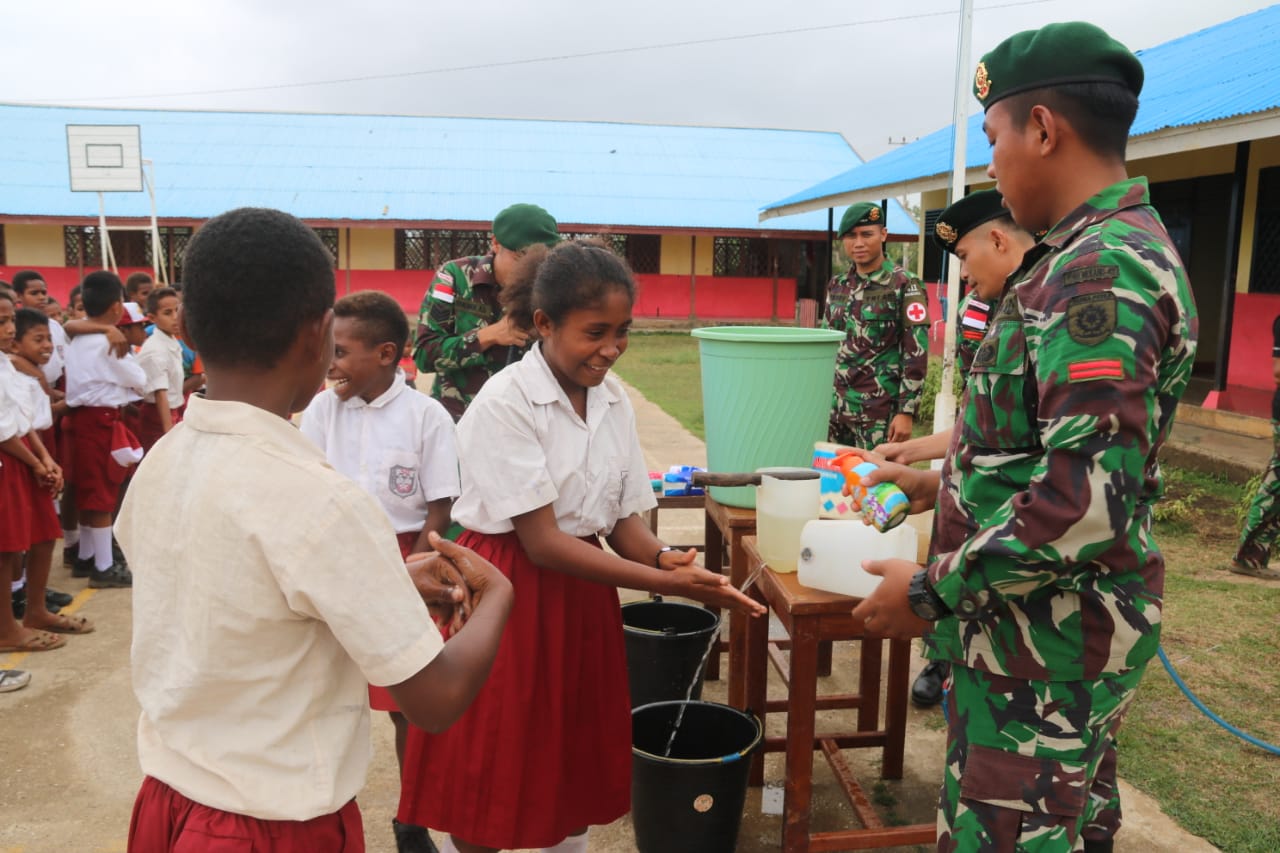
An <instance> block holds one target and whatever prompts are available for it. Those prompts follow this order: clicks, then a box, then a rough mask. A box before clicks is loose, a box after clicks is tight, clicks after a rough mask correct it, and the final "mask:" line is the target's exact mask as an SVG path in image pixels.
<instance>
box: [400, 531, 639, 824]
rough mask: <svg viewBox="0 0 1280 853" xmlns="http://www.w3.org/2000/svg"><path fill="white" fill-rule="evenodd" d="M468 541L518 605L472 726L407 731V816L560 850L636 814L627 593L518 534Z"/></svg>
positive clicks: (462, 540) (403, 798)
mask: <svg viewBox="0 0 1280 853" xmlns="http://www.w3.org/2000/svg"><path fill="white" fill-rule="evenodd" d="M590 541H592V543H593V544H596V545H597V546H598V545H599V543H598V542H596V541H595V540H594V539H592V540H590ZM458 542H459V544H462V545H466V546H467V547H469V548H472V549H473V550H475V551H476V552H477V553H478V554H480V555H481V556H483V557H485V558H487V559H488V560H489V561H490V562H492V563H493V564H494V565H495V566H497V567H498V568H499V569H500V570H501V571H502V573H503V574H505V575H506V576H507V577H509V578H510V579H511V583H512V586H513V587H514V589H515V606H514V607H513V608H512V611H511V617H510V619H509V620H508V622H507V627H506V631H505V632H504V633H503V637H502V643H501V645H500V647H499V650H498V657H497V659H496V660H495V662H494V665H493V671H492V672H491V673H490V675H489V679H488V681H487V682H485V685H484V687H483V688H481V690H480V693H479V695H478V696H477V697H476V700H475V702H474V703H472V705H471V707H470V708H469V709H468V710H467V712H466V713H465V714H463V715H462V718H461V719H459V720H458V722H456V723H454V725H453V726H452V727H450V728H449V729H448V730H447V731H445V732H444V733H442V734H439V735H430V734H427V733H426V732H423V731H422V730H420V729H418V728H416V727H413V726H410V727H409V739H408V744H407V748H406V750H405V762H404V773H403V775H402V778H401V785H400V812H399V815H398V819H399V820H400V822H402V823H412V824H417V825H419V826H427V827H431V828H432V829H437V830H440V831H442V832H448V833H450V834H452V835H456V836H458V837H459V838H461V839H462V840H464V841H468V842H471V843H473V844H480V845H483V846H486V847H497V848H522V847H550V846H552V845H554V844H557V843H559V842H560V841H561V840H563V839H564V838H565V836H567V835H568V834H569V833H570V832H572V831H574V830H577V829H580V828H582V827H584V826H591V825H599V824H607V823H612V822H613V821H615V820H617V819H618V818H619V817H621V816H622V815H624V814H626V813H627V812H628V811H629V810H630V808H631V702H630V695H629V690H628V687H627V658H626V650H625V647H624V645H623V635H622V612H621V609H620V607H619V604H618V592H617V590H616V589H615V588H613V587H612V586H607V585H603V584H597V583H592V582H590V581H584V580H580V579H578V578H574V577H570V576H569V575H566V574H563V573H561V572H556V571H551V570H547V569H540V568H538V567H537V566H535V565H534V564H533V563H532V562H531V561H530V560H529V558H528V556H527V555H526V554H525V552H524V549H523V548H522V547H521V546H520V540H519V539H518V538H517V536H516V534H514V533H506V534H499V535H486V534H479V533H473V532H471V531H467V532H465V533H463V535H462V536H461V537H459V539H458Z"/></svg>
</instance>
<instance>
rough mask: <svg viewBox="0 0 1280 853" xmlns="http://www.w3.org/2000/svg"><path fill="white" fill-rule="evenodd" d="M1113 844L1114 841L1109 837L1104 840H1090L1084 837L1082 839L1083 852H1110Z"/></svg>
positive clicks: (1113, 846)
mask: <svg viewBox="0 0 1280 853" xmlns="http://www.w3.org/2000/svg"><path fill="white" fill-rule="evenodd" d="M1115 846H1116V843H1115V841H1113V840H1112V839H1110V838H1108V839H1107V840H1106V841H1092V840H1090V839H1088V838H1086V839H1085V840H1084V853H1111V851H1112V850H1114V849H1115Z"/></svg>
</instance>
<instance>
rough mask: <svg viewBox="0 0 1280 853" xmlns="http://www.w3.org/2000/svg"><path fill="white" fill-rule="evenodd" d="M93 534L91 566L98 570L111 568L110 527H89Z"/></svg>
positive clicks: (103, 570) (102, 570)
mask: <svg viewBox="0 0 1280 853" xmlns="http://www.w3.org/2000/svg"><path fill="white" fill-rule="evenodd" d="M89 531H90V534H91V535H92V536H93V567H94V568H95V569H97V570H98V571H100V572H105V571H106V570H107V569H109V568H111V562H112V560H111V528H110V527H91V528H89Z"/></svg>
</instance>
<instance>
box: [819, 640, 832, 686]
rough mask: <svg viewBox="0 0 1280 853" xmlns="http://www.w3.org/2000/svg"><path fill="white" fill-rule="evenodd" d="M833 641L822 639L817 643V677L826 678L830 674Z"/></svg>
mask: <svg viewBox="0 0 1280 853" xmlns="http://www.w3.org/2000/svg"><path fill="white" fill-rule="evenodd" d="M834 646H835V643H833V642H832V641H831V640H823V641H822V642H821V643H818V677H819V678H826V677H827V676H828V675H830V674H831V652H832V649H833V647H834Z"/></svg>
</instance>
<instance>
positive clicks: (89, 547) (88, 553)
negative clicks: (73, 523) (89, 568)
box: [76, 524, 93, 560]
mask: <svg viewBox="0 0 1280 853" xmlns="http://www.w3.org/2000/svg"><path fill="white" fill-rule="evenodd" d="M76 539H77V540H78V541H79V543H80V553H79V554H78V555H77V556H79V557H80V559H82V560H88V559H89V558H90V557H92V556H93V528H92V527H86V526H84V525H83V524H82V525H80V528H79V532H78V533H76Z"/></svg>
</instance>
